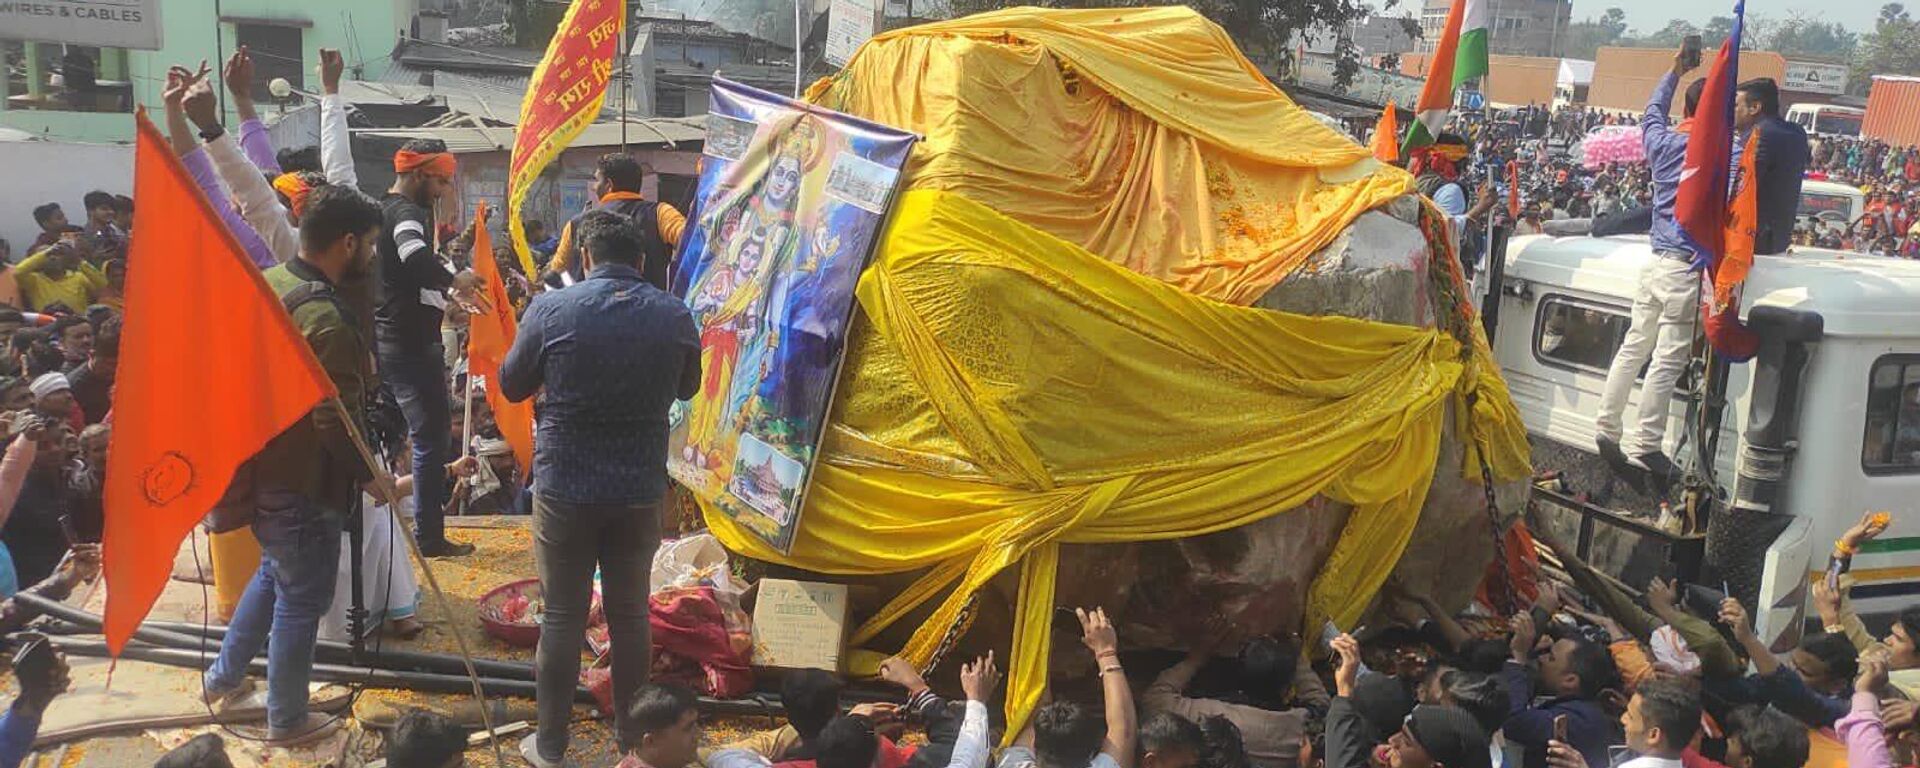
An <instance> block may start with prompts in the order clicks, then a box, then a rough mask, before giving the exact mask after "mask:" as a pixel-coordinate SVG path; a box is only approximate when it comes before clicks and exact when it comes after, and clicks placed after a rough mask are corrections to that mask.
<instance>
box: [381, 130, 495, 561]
mask: <svg viewBox="0 0 1920 768" xmlns="http://www.w3.org/2000/svg"><path fill="white" fill-rule="evenodd" d="M455 165H456V163H455V161H454V159H453V154H452V153H450V152H448V151H447V145H446V143H445V142H443V141H440V140H439V139H415V140H413V141H409V142H407V143H406V144H404V145H402V146H401V147H400V151H399V152H397V153H395V154H394V156H393V171H394V174H395V177H394V180H393V187H392V188H391V189H389V190H388V191H387V196H386V197H385V198H382V199H381V201H380V210H381V212H382V215H383V217H384V223H383V225H382V226H381V229H380V241H379V244H378V248H379V252H380V256H379V264H380V267H379V270H378V274H379V298H378V304H379V305H378V307H377V308H376V309H375V310H374V350H375V354H376V355H377V356H378V357H379V360H380V377H381V380H383V381H385V382H386V383H387V385H388V386H390V387H392V388H393V395H394V399H396V400H398V401H399V403H400V410H401V412H402V413H404V414H405V415H406V418H407V433H408V436H409V437H410V438H411V439H412V442H413V500H414V519H415V521H416V524H417V527H418V535H419V539H420V551H421V552H422V553H423V554H425V555H426V556H428V557H458V556H461V555H468V554H472V553H473V545H471V544H460V543H455V542H451V541H448V540H447V536H446V524H445V523H446V521H445V519H444V516H445V509H444V507H445V506H446V502H447V472H446V467H447V464H448V463H450V462H452V461H453V458H454V457H453V456H452V451H451V450H450V447H449V445H448V443H449V442H450V437H451V431H452V424H451V421H452V419H451V417H450V413H451V407H452V406H451V403H452V398H451V397H450V396H449V394H448V381H447V364H446V349H445V347H444V345H443V343H442V342H441V340H440V321H441V318H442V317H443V316H444V315H445V313H446V309H447V301H448V300H449V296H448V292H449V291H450V290H452V291H458V292H461V293H462V294H463V295H467V294H471V293H472V292H473V291H474V289H475V286H476V285H477V281H476V280H475V279H474V277H473V274H472V273H470V272H469V273H456V272H455V270H454V267H453V264H452V263H451V262H449V261H447V259H446V258H445V257H443V256H441V255H440V253H438V250H437V249H436V248H434V245H433V242H432V240H431V237H432V235H431V233H432V232H433V231H434V222H433V207H434V205H435V204H436V203H438V202H439V201H440V199H441V198H443V197H445V196H446V195H447V193H448V192H449V191H450V190H452V189H453V173H454V168H455Z"/></svg>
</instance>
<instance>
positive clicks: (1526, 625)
mask: <svg viewBox="0 0 1920 768" xmlns="http://www.w3.org/2000/svg"><path fill="white" fill-rule="evenodd" d="M1507 626H1508V627H1509V628H1511V629H1512V630H1513V638H1512V639H1511V640H1509V641H1508V650H1510V651H1512V652H1513V660H1514V661H1518V662H1520V663H1522V664H1524V663H1526V662H1527V661H1528V660H1530V659H1532V658H1533V646H1534V644H1535V643H1536V642H1538V641H1539V639H1540V630H1539V628H1538V627H1535V626H1534V625H1533V614H1532V613H1526V612H1523V613H1516V614H1514V615H1513V618H1512V619H1509V620H1508V621H1507Z"/></svg>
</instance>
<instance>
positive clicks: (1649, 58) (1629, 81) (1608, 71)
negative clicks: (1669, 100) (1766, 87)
mask: <svg viewBox="0 0 1920 768" xmlns="http://www.w3.org/2000/svg"><path fill="white" fill-rule="evenodd" d="M1677 52H1678V51H1677V50H1676V49H1673V48H1601V49H1600V53H1599V54H1598V55H1596V56H1595V57H1594V64H1593V87H1592V88H1591V89H1589V90H1588V91H1587V105H1588V106H1592V107H1599V108H1601V109H1619V110H1627V111H1632V112H1639V111H1641V110H1643V109H1646V108H1647V97H1648V96H1650V95H1652V94H1653V87H1654V86H1655V85H1658V84H1659V83H1660V78H1661V77H1663V76H1665V75H1666V74H1667V70H1669V69H1671V68H1672V67H1673V55H1674V54H1675V53H1677ZM1714 56H1715V52H1714V51H1707V52H1706V62H1705V63H1704V64H1702V65H1701V66H1700V67H1699V68H1697V69H1695V70H1693V71H1692V72H1689V73H1687V75H1686V76H1684V77H1682V78H1680V86H1679V88H1677V89H1675V90H1674V93H1675V94H1684V93H1686V92H1687V86H1689V85H1691V84H1693V81H1695V80H1698V79H1700V78H1702V77H1706V76H1707V70H1708V69H1710V68H1712V66H1713V57H1714ZM1786 74H1787V60H1786V59H1785V58H1784V57H1782V56H1781V55H1780V54H1777V53H1773V52H1770V51H1742V52H1741V53H1740V79H1741V80H1751V79H1753V78H1756V77H1771V78H1773V79H1774V80H1775V81H1776V82H1778V81H1780V80H1782V79H1784V78H1785V77H1786ZM1683 109H1685V106H1684V101H1683V98H1681V97H1680V96H1678V95H1676V97H1675V98H1674V100H1673V114H1674V115H1676V116H1677V115H1679V114H1680V112H1681V110H1683Z"/></svg>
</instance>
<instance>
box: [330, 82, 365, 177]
mask: <svg viewBox="0 0 1920 768" xmlns="http://www.w3.org/2000/svg"><path fill="white" fill-rule="evenodd" d="M320 165H321V167H323V168H325V169H326V171H327V183H328V184H335V185H338V186H342V187H347V188H349V189H358V188H359V187H360V178H359V176H357V175H356V174H355V173H354V170H353V143H352V138H351V137H350V136H349V135H348V132H347V107H346V102H344V101H342V100H341V99H340V96H339V94H328V95H325V96H321V97H320Z"/></svg>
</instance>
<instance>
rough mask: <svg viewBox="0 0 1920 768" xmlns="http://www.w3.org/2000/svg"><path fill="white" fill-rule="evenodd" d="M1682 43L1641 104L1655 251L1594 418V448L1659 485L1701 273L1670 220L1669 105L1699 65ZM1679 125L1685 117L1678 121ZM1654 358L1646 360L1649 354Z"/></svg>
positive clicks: (1667, 467)
mask: <svg viewBox="0 0 1920 768" xmlns="http://www.w3.org/2000/svg"><path fill="white" fill-rule="evenodd" d="M1687 53H1688V52H1687V51H1684V50H1683V51H1681V52H1680V53H1678V54H1675V55H1674V57H1673V68H1672V69H1671V70H1669V71H1668V72H1667V74H1666V76H1664V77H1662V78H1660V84H1659V85H1657V86H1655V87H1654V89H1653V95H1652V96H1651V97H1649V98H1648V99H1647V111H1646V113H1645V114H1643V115H1641V116H1640V141H1641V143H1642V145H1643V146H1645V147H1646V152H1647V169H1648V171H1649V174H1650V175H1651V176H1652V181H1653V229H1652V232H1651V235H1652V240H1653V255H1654V258H1653V259H1652V260H1651V261H1648V262H1647V264H1646V266H1644V267H1642V268H1641V270H1640V290H1639V293H1638V294H1637V295H1636V296H1635V297H1634V300H1633V317H1632V325H1631V326H1629V327H1628V328H1627V338H1626V340H1625V341H1624V342H1622V343H1621V344H1620V350H1619V351H1618V352H1615V353H1614V356H1613V366H1612V367H1611V368H1609V369H1608V370H1607V385H1606V388H1605V389H1604V390H1602V394H1601V397H1600V414H1599V416H1598V417H1597V418H1596V419H1595V424H1594V426H1595V428H1596V429H1597V431H1598V436H1597V437H1596V442H1598V443H1599V447H1600V455H1601V456H1602V457H1604V458H1606V460H1607V463H1608V464H1611V465H1613V467H1614V469H1615V470H1624V469H1625V468H1627V467H1629V466H1632V467H1638V468H1640V469H1644V470H1646V471H1647V472H1648V473H1650V474H1652V475H1653V478H1654V481H1655V482H1656V483H1658V484H1659V485H1660V487H1661V488H1665V487H1667V486H1668V485H1671V484H1672V483H1671V481H1672V478H1673V472H1674V468H1673V462H1672V461H1671V460H1669V459H1668V458H1667V455H1666V453H1665V452H1664V451H1663V449H1662V445H1663V440H1664V439H1665V438H1666V432H1667V407H1668V405H1669V404H1671V403H1672V401H1673V387H1674V384H1675V383H1677V382H1679V380H1680V373H1681V372H1682V371H1684V370H1686V368H1687V359H1688V357H1689V356H1690V355H1691V353H1692V348H1693V334H1694V328H1695V326H1696V325H1697V324H1698V323H1697V322H1696V318H1698V317H1699V313H1700V309H1699V307H1700V275H1699V273H1698V272H1697V271H1695V269H1694V267H1693V260H1694V259H1693V257H1694V253H1693V249H1692V248H1691V247H1690V246H1688V245H1687V239H1686V236H1685V235H1684V234H1683V233H1682V232H1681V231H1680V224H1679V222H1677V221H1675V220H1674V217H1673V205H1674V198H1675V196H1676V195H1677V194H1678V193H1679V190H1680V167H1681V166H1682V165H1684V164H1685V163H1686V160H1687V134H1686V132H1685V131H1683V130H1675V129H1674V127H1673V126H1671V125H1669V124H1668V123H1669V117H1668V110H1669V109H1670V108H1671V106H1672V104H1673V91H1674V89H1675V88H1676V87H1678V86H1679V84H1680V76H1681V75H1684V74H1686V73H1687V72H1688V71H1689V70H1691V69H1693V68H1694V67H1696V66H1699V62H1698V61H1696V60H1693V59H1692V58H1690V57H1689V56H1688V55H1687ZM1705 83H1706V81H1705V80H1696V81H1694V83H1693V86H1692V87H1690V88H1688V89H1687V99H1686V117H1687V118H1688V119H1691V118H1692V117H1693V111H1694V109H1695V108H1697V107H1699V106H1700V92H1701V90H1702V88H1703V87H1704V85H1705ZM1683 125H1684V123H1683ZM1649 357H1651V358H1652V362H1651V363H1649V362H1648V358H1649ZM1642 365H1646V366H1647V376H1646V380H1645V381H1644V382H1643V384H1642V385H1641V387H1640V410H1639V413H1637V414H1636V415H1635V419H1634V424H1633V431H1632V432H1627V433H1624V434H1623V431H1622V427H1623V424H1622V418H1623V417H1624V416H1625V414H1626V409H1627V393H1629V392H1631V391H1632V390H1633V379H1634V376H1635V375H1636V374H1638V373H1639V372H1640V366H1642Z"/></svg>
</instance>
